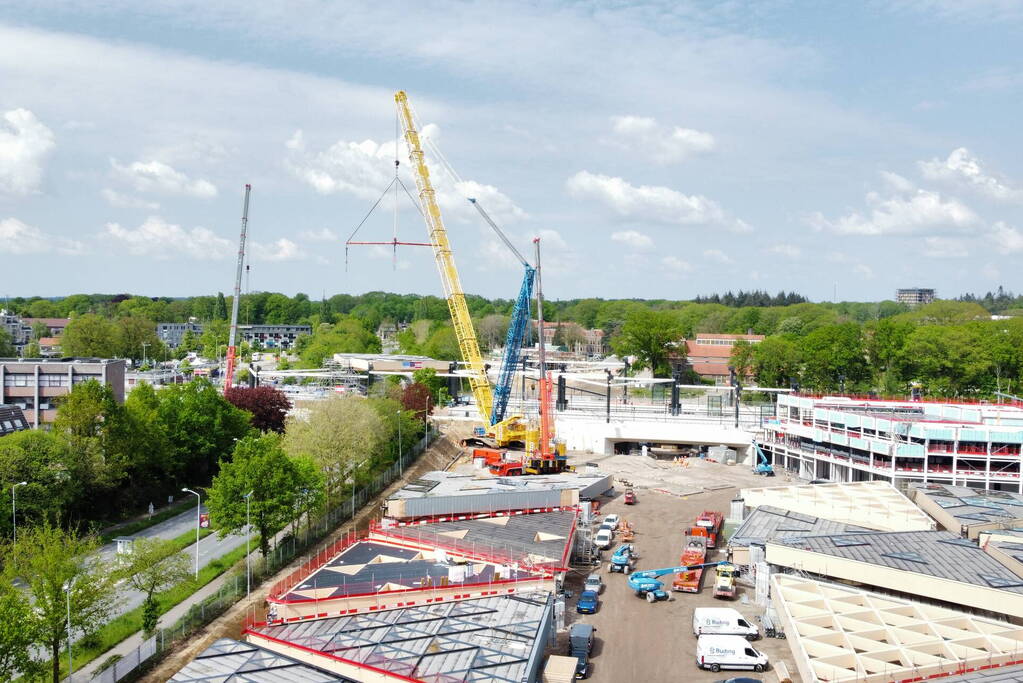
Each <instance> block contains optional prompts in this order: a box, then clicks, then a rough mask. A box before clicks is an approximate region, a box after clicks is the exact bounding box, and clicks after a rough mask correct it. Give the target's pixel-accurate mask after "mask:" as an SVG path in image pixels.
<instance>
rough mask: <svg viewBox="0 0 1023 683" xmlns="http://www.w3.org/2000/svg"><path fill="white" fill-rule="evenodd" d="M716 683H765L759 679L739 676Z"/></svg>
mask: <svg viewBox="0 0 1023 683" xmlns="http://www.w3.org/2000/svg"><path fill="white" fill-rule="evenodd" d="M714 683H763V682H762V681H761V680H760V679H759V678H746V677H744V676H739V677H737V678H725V679H722V680H720V681H714Z"/></svg>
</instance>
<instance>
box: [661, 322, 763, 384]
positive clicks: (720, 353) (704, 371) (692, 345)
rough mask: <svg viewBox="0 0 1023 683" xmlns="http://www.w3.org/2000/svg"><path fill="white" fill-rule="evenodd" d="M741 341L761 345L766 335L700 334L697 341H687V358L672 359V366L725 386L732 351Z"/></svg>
mask: <svg viewBox="0 0 1023 683" xmlns="http://www.w3.org/2000/svg"><path fill="white" fill-rule="evenodd" d="M740 341H745V342H748V343H750V344H759V343H760V342H762V341H764V335H762V334H702V333H698V334H697V335H696V339H687V340H686V342H685V345H686V357H685V358H684V359H682V358H678V357H676V358H675V359H672V365H673V366H674V369H676V370H681V371H685V370H691V371H692V372H694V373H696V374H697V375H699V376H700V377H704V378H707V379H712V380H714V382H715V383H716V384H725V383H727V382H728V377H729V372H728V366H729V365H731V358H732V349H733V348H734V347H735V345H736V344H737V343H738V342H740Z"/></svg>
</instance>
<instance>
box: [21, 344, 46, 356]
mask: <svg viewBox="0 0 1023 683" xmlns="http://www.w3.org/2000/svg"><path fill="white" fill-rule="evenodd" d="M21 357H22V358H40V357H42V349H40V348H39V342H37V341H30V342H29V343H27V344H25V347H24V348H23V349H22V350H21Z"/></svg>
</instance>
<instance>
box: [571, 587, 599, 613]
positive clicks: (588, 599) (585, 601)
mask: <svg viewBox="0 0 1023 683" xmlns="http://www.w3.org/2000/svg"><path fill="white" fill-rule="evenodd" d="M575 611H576V612H578V613H579V614H596V613H597V592H596V591H583V592H582V595H580V596H579V602H577V603H576V605H575Z"/></svg>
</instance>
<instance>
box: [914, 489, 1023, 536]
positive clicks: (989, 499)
mask: <svg viewBox="0 0 1023 683" xmlns="http://www.w3.org/2000/svg"><path fill="white" fill-rule="evenodd" d="M910 488H912V489H913V490H915V491H916V492H917V493H918V494H919V495H923V496H924V497H926V498H927V499H929V500H931V501H932V502H933V503H934V504H935V505H937V506H938V507H940V508H941V509H942V510H943V511H944V512H946V513H948V514H949V515H952V516H953V517H955V518H956V519H957V520H958V521H959V522H960V523H961V524H962V525H963V526H974V525H977V524H991V523H1007V524H1010V525H1013V524H1014V523H1015V522H1016V521H1017V520H1023V496H1021V495H1020V494H1018V493H1012V492H1010V491H989V490H985V489H974V488H969V487H967V486H951V485H949V484H911V485H910Z"/></svg>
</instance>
